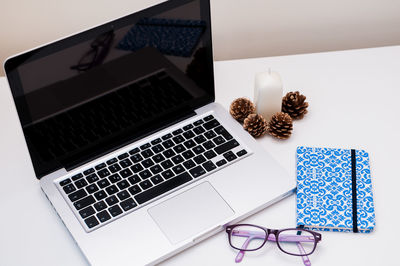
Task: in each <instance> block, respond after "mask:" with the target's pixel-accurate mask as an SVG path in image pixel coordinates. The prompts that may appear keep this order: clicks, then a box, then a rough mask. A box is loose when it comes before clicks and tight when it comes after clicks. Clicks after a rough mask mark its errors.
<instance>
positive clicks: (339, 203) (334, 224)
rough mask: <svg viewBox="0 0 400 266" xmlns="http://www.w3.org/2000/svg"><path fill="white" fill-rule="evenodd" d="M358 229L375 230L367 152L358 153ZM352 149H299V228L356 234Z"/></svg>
mask: <svg viewBox="0 0 400 266" xmlns="http://www.w3.org/2000/svg"><path fill="white" fill-rule="evenodd" d="M355 154H356V180H357V181H356V182H357V186H356V187H357V227H358V230H359V232H362V233H369V232H370V231H372V230H373V229H374V227H375V212H374V203H373V197H372V184H371V172H370V167H369V157H368V153H367V152H365V151H363V150H356V153H355ZM351 174H352V173H351V150H350V149H333V148H310V147H298V148H297V225H304V226H305V227H306V228H310V229H318V230H324V231H341V232H352V231H353V212H352V183H351V179H352V175H351Z"/></svg>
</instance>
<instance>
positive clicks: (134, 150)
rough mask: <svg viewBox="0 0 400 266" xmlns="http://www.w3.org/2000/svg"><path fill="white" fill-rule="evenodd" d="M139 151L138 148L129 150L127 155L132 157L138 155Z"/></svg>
mask: <svg viewBox="0 0 400 266" xmlns="http://www.w3.org/2000/svg"><path fill="white" fill-rule="evenodd" d="M139 151H140V150H139V148H134V149H133V150H130V151H129V154H130V155H133V154H136V153H138V152H139Z"/></svg>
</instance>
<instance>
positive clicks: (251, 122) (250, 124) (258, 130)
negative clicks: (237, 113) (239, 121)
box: [243, 114, 267, 138]
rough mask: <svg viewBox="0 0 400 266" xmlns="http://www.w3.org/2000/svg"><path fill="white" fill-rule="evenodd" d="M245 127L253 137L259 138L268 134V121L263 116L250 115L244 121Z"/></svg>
mask: <svg viewBox="0 0 400 266" xmlns="http://www.w3.org/2000/svg"><path fill="white" fill-rule="evenodd" d="M243 127H244V129H246V130H247V131H248V132H249V133H250V134H251V135H252V136H253V137H255V138H258V137H260V136H262V135H264V134H265V132H267V121H266V120H265V119H264V117H262V116H261V115H258V114H250V115H249V116H248V117H246V119H245V120H244V124H243Z"/></svg>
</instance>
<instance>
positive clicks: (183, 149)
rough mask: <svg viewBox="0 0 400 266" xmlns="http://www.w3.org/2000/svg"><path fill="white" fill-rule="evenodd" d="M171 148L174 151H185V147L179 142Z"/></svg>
mask: <svg viewBox="0 0 400 266" xmlns="http://www.w3.org/2000/svg"><path fill="white" fill-rule="evenodd" d="M173 149H174V151H175V152H176V153H181V152H184V151H186V148H185V147H183V145H182V144H179V145H177V146H175V147H174V148H173Z"/></svg>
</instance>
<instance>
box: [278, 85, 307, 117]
mask: <svg viewBox="0 0 400 266" xmlns="http://www.w3.org/2000/svg"><path fill="white" fill-rule="evenodd" d="M305 100H306V96H304V95H302V94H300V93H299V92H298V91H296V92H288V93H287V94H286V96H285V97H283V99H282V112H284V113H287V114H289V115H290V117H291V118H293V119H301V118H303V116H304V115H305V114H306V113H307V107H308V103H307V102H305Z"/></svg>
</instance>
